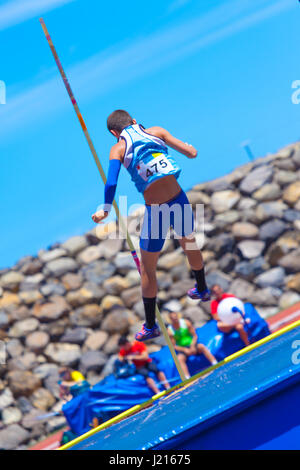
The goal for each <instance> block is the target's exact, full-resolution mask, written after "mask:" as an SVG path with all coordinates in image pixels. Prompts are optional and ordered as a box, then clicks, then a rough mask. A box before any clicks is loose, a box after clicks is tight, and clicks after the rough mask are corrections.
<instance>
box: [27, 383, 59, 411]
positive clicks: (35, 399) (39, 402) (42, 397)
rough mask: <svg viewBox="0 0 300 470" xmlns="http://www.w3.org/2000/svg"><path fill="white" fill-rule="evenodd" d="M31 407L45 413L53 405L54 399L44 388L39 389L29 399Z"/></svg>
mask: <svg viewBox="0 0 300 470" xmlns="http://www.w3.org/2000/svg"><path fill="white" fill-rule="evenodd" d="M30 401H31V403H32V405H33V406H34V407H35V408H37V409H39V410H42V411H47V410H49V408H51V407H52V406H53V405H54V404H55V401H56V400H55V398H54V396H53V395H52V393H51V392H50V391H49V390H47V389H46V388H43V387H40V388H38V389H37V390H35V391H34V392H33V394H32V395H31V397H30Z"/></svg>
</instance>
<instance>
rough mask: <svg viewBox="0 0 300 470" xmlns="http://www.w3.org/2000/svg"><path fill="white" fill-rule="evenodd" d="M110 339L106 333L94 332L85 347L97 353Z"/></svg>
mask: <svg viewBox="0 0 300 470" xmlns="http://www.w3.org/2000/svg"><path fill="white" fill-rule="evenodd" d="M108 337H109V336H108V333H106V331H94V332H93V333H92V334H90V335H89V336H88V337H87V339H86V341H85V343H84V346H85V347H86V348H87V349H91V350H92V351H97V350H99V349H101V348H102V347H103V346H104V344H105V343H106V341H107V340H108Z"/></svg>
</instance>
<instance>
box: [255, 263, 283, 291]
mask: <svg viewBox="0 0 300 470" xmlns="http://www.w3.org/2000/svg"><path fill="white" fill-rule="evenodd" d="M284 280H285V272H284V269H283V268H281V267H278V268H272V269H270V270H269V271H266V272H264V273H262V274H259V276H257V277H256V278H255V280H254V281H255V283H256V284H257V285H259V286H260V287H268V286H270V287H281V286H283V284H284Z"/></svg>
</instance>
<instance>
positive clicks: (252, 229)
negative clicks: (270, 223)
mask: <svg viewBox="0 0 300 470" xmlns="http://www.w3.org/2000/svg"><path fill="white" fill-rule="evenodd" d="M232 234H233V236H234V237H235V238H238V239H243V238H256V237H257V235H258V228H257V227H256V225H254V224H249V223H247V222H238V223H235V224H233V226H232Z"/></svg>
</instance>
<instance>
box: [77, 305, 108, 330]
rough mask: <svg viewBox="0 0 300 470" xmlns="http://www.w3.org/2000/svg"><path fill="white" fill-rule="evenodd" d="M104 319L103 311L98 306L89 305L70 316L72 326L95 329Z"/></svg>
mask: <svg viewBox="0 0 300 470" xmlns="http://www.w3.org/2000/svg"><path fill="white" fill-rule="evenodd" d="M102 318H103V309H102V307H100V306H99V305H98V304H88V305H84V306H83V307H80V308H77V309H76V310H75V311H74V312H72V313H71V315H70V321H71V324H72V325H76V326H77V325H78V326H86V327H95V326H98V325H99V324H100V322H101V321H102Z"/></svg>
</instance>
